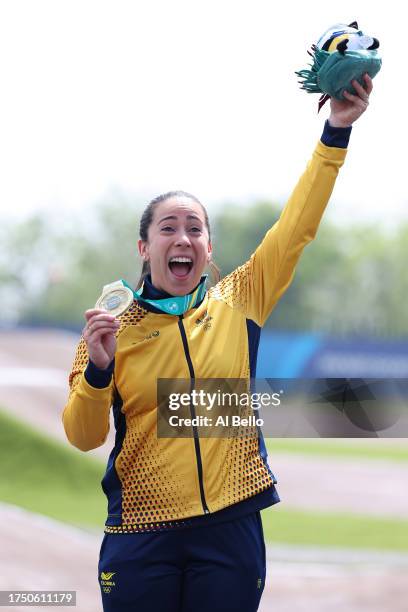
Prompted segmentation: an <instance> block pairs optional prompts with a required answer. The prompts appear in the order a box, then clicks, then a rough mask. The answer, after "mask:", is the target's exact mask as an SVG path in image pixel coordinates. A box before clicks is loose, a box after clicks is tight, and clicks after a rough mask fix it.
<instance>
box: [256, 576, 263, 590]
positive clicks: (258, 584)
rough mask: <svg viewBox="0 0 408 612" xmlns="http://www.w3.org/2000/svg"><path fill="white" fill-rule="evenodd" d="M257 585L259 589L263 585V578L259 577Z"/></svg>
mask: <svg viewBox="0 0 408 612" xmlns="http://www.w3.org/2000/svg"><path fill="white" fill-rule="evenodd" d="M256 586H257V588H258V589H260V588H261V586H262V578H258V582H257V583H256Z"/></svg>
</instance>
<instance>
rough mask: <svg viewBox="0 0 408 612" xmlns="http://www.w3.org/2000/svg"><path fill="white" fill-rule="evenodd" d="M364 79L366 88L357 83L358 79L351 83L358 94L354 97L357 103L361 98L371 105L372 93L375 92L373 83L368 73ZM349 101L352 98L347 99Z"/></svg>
mask: <svg viewBox="0 0 408 612" xmlns="http://www.w3.org/2000/svg"><path fill="white" fill-rule="evenodd" d="M363 79H364V82H365V88H364V87H363V86H362V85H361V84H360V83H359V82H358V81H357V79H353V80H352V81H351V84H352V85H353V87H354V89H355V90H356V92H357V94H358V95H357V96H354V101H357V100H358V98H360V99H361V100H362V101H363V102H365V103H366V104H369V97H370V93H371V92H372V91H373V81H372V79H371V78H370V76H369V75H368V74H367V73H366V74H364V75H363ZM350 95H352V94H350ZM347 99H348V100H351V98H350V97H347Z"/></svg>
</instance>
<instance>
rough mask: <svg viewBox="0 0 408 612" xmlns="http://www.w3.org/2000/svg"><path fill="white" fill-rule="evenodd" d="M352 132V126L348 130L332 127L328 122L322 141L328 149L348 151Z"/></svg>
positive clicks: (325, 125)
mask: <svg viewBox="0 0 408 612" xmlns="http://www.w3.org/2000/svg"><path fill="white" fill-rule="evenodd" d="M351 130H352V127H351V126H350V127H346V128H339V127H333V126H332V125H330V123H329V121H328V120H326V122H325V124H324V128H323V134H322V137H321V138H320V140H321V141H322V143H323V144H324V145H326V146H327V147H338V148H339V149H347V147H348V143H349V139H350V134H351Z"/></svg>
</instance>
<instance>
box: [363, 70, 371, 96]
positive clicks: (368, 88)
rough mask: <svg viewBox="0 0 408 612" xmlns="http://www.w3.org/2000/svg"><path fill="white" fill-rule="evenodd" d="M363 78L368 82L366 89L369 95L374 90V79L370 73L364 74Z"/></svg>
mask: <svg viewBox="0 0 408 612" xmlns="http://www.w3.org/2000/svg"><path fill="white" fill-rule="evenodd" d="M363 79H364V81H365V84H366V91H367V93H368V95H370V93H371V92H372V91H373V80H372V78H371V77H370V75H369V74H367V73H365V75H364V76H363Z"/></svg>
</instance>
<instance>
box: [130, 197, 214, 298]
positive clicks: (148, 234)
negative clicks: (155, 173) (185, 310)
mask: <svg viewBox="0 0 408 612" xmlns="http://www.w3.org/2000/svg"><path fill="white" fill-rule="evenodd" d="M139 253H140V255H141V257H142V259H143V268H142V274H141V277H140V279H139V282H138V284H137V287H136V288H137V289H139V288H140V287H141V286H142V284H143V281H144V279H145V278H146V277H147V276H148V275H149V274H150V275H151V280H152V283H153V285H154V286H155V287H156V289H160V290H162V291H166V292H167V293H169V294H172V295H185V294H188V293H191V291H193V289H194V288H195V287H196V286H197V285H198V284H199V282H200V281H202V280H203V277H202V272H203V270H204V269H205V267H206V266H207V265H209V266H210V268H211V269H212V271H213V274H214V277H215V279H216V282H218V281H219V280H220V274H219V270H218V268H217V266H216V265H215V263H214V262H213V261H212V258H211V253H212V245H211V231H210V223H209V220H208V215H207V211H206V210H205V208H204V206H203V205H202V204H201V202H200V201H199V200H198V199H197V198H196V197H195V196H193V195H192V194H190V193H187V192H185V191H170V192H168V193H165V194H162V195H160V196H158V197H156V198H154V200H152V201H151V202H150V204H148V206H147V207H146V209H145V211H144V213H143V215H142V218H141V221H140V240H139ZM204 278H205V277H204Z"/></svg>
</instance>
